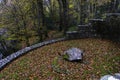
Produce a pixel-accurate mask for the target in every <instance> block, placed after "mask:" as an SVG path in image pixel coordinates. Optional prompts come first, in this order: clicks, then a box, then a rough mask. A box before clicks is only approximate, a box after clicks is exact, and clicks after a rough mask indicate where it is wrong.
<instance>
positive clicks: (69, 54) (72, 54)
mask: <svg viewBox="0 0 120 80" xmlns="http://www.w3.org/2000/svg"><path fill="white" fill-rule="evenodd" d="M63 57H64V58H65V59H67V60H69V61H78V60H82V59H83V51H82V50H80V49H78V48H71V49H69V50H67V51H65V52H64V56H63Z"/></svg>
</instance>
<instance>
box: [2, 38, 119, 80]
mask: <svg viewBox="0 0 120 80" xmlns="http://www.w3.org/2000/svg"><path fill="white" fill-rule="evenodd" d="M72 47H77V48H80V49H82V50H84V51H85V53H84V54H85V55H84V60H83V63H80V62H68V61H66V60H64V59H62V58H61V56H60V55H59V54H63V52H64V51H65V50H67V49H69V48H72ZM118 72H120V47H119V44H118V43H113V42H111V41H109V40H100V39H78V40H69V41H63V42H58V43H54V44H50V45H46V46H44V47H42V48H39V49H36V50H33V51H31V52H29V53H27V54H26V55H24V56H22V57H20V58H18V59H16V60H15V61H13V62H12V63H11V64H9V65H8V66H7V67H6V68H4V69H3V70H2V71H1V72H0V80H99V78H100V76H103V75H105V74H113V73H118Z"/></svg>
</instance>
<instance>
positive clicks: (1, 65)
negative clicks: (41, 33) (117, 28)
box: [0, 38, 66, 70]
mask: <svg viewBox="0 0 120 80" xmlns="http://www.w3.org/2000/svg"><path fill="white" fill-rule="evenodd" d="M64 40H66V38H59V39H55V40H49V41H44V42H41V43H38V44H35V45H32V46H29V47H26V48H24V49H22V50H19V51H17V52H15V53H13V54H11V55H10V56H7V57H6V58H4V59H1V60H0V70H2V69H3V68H4V67H5V66H6V65H7V64H8V63H10V62H11V61H13V60H15V59H16V58H19V57H20V56H22V55H24V54H26V53H27V52H29V51H31V50H33V49H36V48H39V47H42V46H45V45H48V44H52V43H55V42H59V41H64Z"/></svg>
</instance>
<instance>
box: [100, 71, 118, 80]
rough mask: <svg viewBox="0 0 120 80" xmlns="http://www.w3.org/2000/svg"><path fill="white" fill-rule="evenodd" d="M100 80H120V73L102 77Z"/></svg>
mask: <svg viewBox="0 0 120 80" xmlns="http://www.w3.org/2000/svg"><path fill="white" fill-rule="evenodd" d="M100 80H120V73H115V74H114V75H105V76H103V77H101V79H100Z"/></svg>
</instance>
